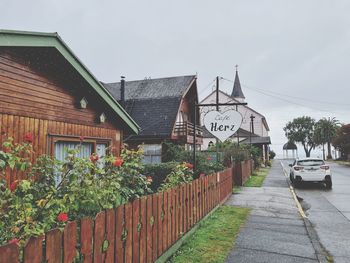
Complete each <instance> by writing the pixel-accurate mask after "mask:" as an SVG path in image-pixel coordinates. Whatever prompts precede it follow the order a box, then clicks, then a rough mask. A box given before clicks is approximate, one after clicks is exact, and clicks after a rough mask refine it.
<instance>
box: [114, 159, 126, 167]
mask: <svg viewBox="0 0 350 263" xmlns="http://www.w3.org/2000/svg"><path fill="white" fill-rule="evenodd" d="M123 162H124V161H123V159H122V158H120V157H117V158H115V161H114V163H113V165H114V166H115V167H120V166H122V164H123Z"/></svg>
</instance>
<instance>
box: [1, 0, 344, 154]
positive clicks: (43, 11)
mask: <svg viewBox="0 0 350 263" xmlns="http://www.w3.org/2000/svg"><path fill="white" fill-rule="evenodd" d="M0 10H1V16H0V27H1V28H5V29H18V30H32V31H48V32H53V31H57V32H58V33H59V34H60V35H61V37H62V38H63V39H64V41H66V43H67V44H68V45H69V46H70V47H71V48H72V49H73V51H74V52H75V53H76V54H77V55H78V57H80V58H81V60H82V61H83V62H84V63H85V64H86V65H87V66H88V68H89V69H90V70H91V71H92V72H94V74H95V75H96V76H97V77H98V78H99V79H101V80H102V81H116V80H118V79H119V76H120V75H126V76H127V79H143V78H144V77H146V76H147V77H149V76H150V77H162V76H173V75H182V74H195V73H196V72H197V73H198V77H199V80H198V81H199V89H200V91H201V90H203V89H204V88H205V87H206V86H207V84H208V83H209V82H210V81H211V80H212V79H213V78H214V77H215V76H216V75H220V76H223V77H226V78H229V79H233V73H234V72H233V71H234V65H235V64H239V71H240V78H241V82H242V84H243V91H244V93H245V95H246V97H247V102H248V103H249V105H250V106H251V107H253V108H256V109H257V110H259V111H260V112H261V113H263V114H265V115H266V117H267V118H268V122H269V124H270V126H271V128H272V129H271V136H272V142H273V143H275V145H273V148H274V149H275V150H277V151H280V145H279V144H280V143H281V142H283V141H284V140H285V138H283V132H282V127H283V125H284V124H285V123H286V122H287V121H288V120H290V119H292V118H294V117H298V116H300V115H304V114H305V115H312V116H313V117H315V118H320V117H322V116H326V117H328V116H335V117H338V118H339V119H340V120H341V121H342V122H350V117H349V116H350V114H349V109H350V103H349V99H348V98H349V97H350V92H349V88H348V85H349V83H350V74H349V73H348V69H349V68H350V59H349V57H350V27H349V25H350V17H349V16H348V13H349V10H350V2H349V1H346V0H337V1H331V0H310V1H302V0H295V1H275V0H274V1H272V0H263V1H261V0H259V1H258V0H252V1H243V0H236V1H232V0H221V1H209V0H207V1H203V0H202V1H201V0H192V1H188V0H187V1H186V0H179V1H164V0H150V1H112V0H110V1H106V0H105V1H93V0H89V1H82V0H80V1H68V0H61V1H57V0H56V1H54V0H52V1H47V0H38V1H20V0H1V2H0ZM221 85H222V89H223V90H225V91H228V92H229V91H230V89H231V88H232V83H229V82H225V81H222V82H221ZM254 89H259V90H263V91H266V92H267V93H269V92H270V91H272V92H277V93H282V94H285V95H287V96H283V97H282V98H283V99H284V100H281V99H277V98H275V97H273V96H271V93H269V94H270V96H267V95H263V94H262V93H259V92H257V91H256V90H254ZM209 91H210V89H207V90H205V91H203V92H201V96H205V95H207V94H208V93H209ZM275 95H276V94H275ZM290 96H295V97H302V98H305V99H308V98H313V99H314V100H317V101H329V102H332V103H336V102H338V103H339V104H338V105H335V104H330V103H310V102H308V101H306V100H298V99H296V98H291V97H290ZM286 100H290V101H292V102H294V103H296V104H301V105H305V106H307V107H302V106H300V105H296V104H291V103H290V102H287V101H286ZM318 109H322V110H324V111H319V110H318Z"/></svg>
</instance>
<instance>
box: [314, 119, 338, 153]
mask: <svg viewBox="0 0 350 263" xmlns="http://www.w3.org/2000/svg"><path fill="white" fill-rule="evenodd" d="M338 129H339V121H338V120H337V119H336V118H334V117H333V118H328V119H327V118H322V119H320V120H319V121H318V122H316V124H315V133H314V141H315V143H316V145H324V144H325V143H327V159H332V154H331V142H332V140H333V139H334V138H335V136H336V133H337V130H338Z"/></svg>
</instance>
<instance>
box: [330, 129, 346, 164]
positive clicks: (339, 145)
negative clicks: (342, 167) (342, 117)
mask: <svg viewBox="0 0 350 263" xmlns="http://www.w3.org/2000/svg"><path fill="white" fill-rule="evenodd" d="M332 144H333V146H334V147H335V148H336V149H338V150H339V151H340V152H341V153H342V157H343V158H344V159H348V155H349V154H350V124H345V125H343V126H341V127H340V129H339V130H338V131H337V134H336V136H335V138H334V140H333V141H332Z"/></svg>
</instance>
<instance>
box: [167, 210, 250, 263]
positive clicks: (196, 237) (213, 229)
mask: <svg viewBox="0 0 350 263" xmlns="http://www.w3.org/2000/svg"><path fill="white" fill-rule="evenodd" d="M249 211H250V209H248V208H240V207H232V206H221V207H219V208H218V209H217V210H216V211H215V212H214V213H213V214H212V215H211V216H210V217H209V218H208V219H206V220H205V221H204V222H203V225H201V226H200V227H199V228H198V230H197V231H196V232H195V233H194V234H193V236H191V237H190V238H189V239H188V240H187V241H185V243H184V244H183V245H182V246H181V247H180V249H179V250H178V251H177V252H176V253H175V254H174V256H173V257H172V258H171V259H170V260H169V261H168V262H169V263H189V262H191V263H192V262H193V263H196V262H198V263H204V262H205V263H207V262H208V263H209V262H212V263H219V262H224V261H225V259H226V257H227V255H228V253H229V252H230V250H231V249H232V247H233V246H234V241H235V239H236V236H237V234H238V233H239V230H240V227H241V226H242V224H244V222H245V221H246V219H247V216H248V214H249Z"/></svg>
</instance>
